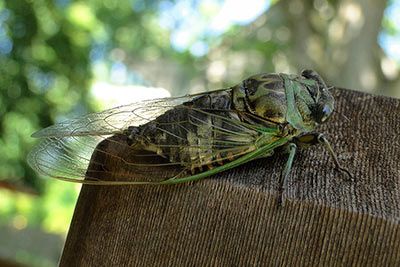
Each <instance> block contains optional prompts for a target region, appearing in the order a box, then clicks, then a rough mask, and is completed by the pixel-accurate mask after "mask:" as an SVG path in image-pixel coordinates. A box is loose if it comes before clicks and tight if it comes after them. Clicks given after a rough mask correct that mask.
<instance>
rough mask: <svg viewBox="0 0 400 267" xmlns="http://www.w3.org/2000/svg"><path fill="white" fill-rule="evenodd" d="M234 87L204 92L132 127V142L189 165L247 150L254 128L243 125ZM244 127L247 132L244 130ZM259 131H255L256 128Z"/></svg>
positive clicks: (222, 159) (205, 163) (211, 162)
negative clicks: (146, 121)
mask: <svg viewBox="0 0 400 267" xmlns="http://www.w3.org/2000/svg"><path fill="white" fill-rule="evenodd" d="M236 122H241V119H240V117H239V115H238V113H237V112H236V110H235V108H234V107H233V102H232V90H230V89H227V90H220V91H217V92H212V93H209V94H203V95H201V96H199V97H196V98H194V99H193V100H192V101H190V102H185V103H183V104H182V105H178V106H176V107H174V108H173V109H171V110H169V111H167V112H166V113H164V114H163V115H161V116H159V117H157V118H156V119H155V120H153V121H150V122H148V123H146V124H144V125H141V126H139V127H131V128H130V129H129V135H130V138H131V139H132V146H137V147H138V149H144V150H147V151H152V152H154V153H156V154H157V155H159V156H161V157H164V158H167V159H168V160H169V161H171V162H178V163H181V165H183V166H186V167H187V168H188V169H192V170H193V169H195V168H200V167H201V166H208V167H209V168H212V167H213V166H215V165H222V164H224V163H225V162H226V161H231V160H233V159H235V158H236V157H237V156H238V155H241V154H244V153H246V152H248V151H247V150H248V149H249V148H248V146H246V147H243V148H241V147H240V145H238V144H240V143H242V144H252V143H254V140H253V138H254V137H252V134H253V133H252V132H249V130H248V129H245V128H240V125H238V124H237V123H236ZM241 131H245V132H241ZM254 133H256V132H254Z"/></svg>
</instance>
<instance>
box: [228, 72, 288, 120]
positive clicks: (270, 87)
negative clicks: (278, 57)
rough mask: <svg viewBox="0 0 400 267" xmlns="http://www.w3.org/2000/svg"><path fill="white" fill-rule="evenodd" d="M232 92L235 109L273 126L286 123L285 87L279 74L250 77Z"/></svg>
mask: <svg viewBox="0 0 400 267" xmlns="http://www.w3.org/2000/svg"><path fill="white" fill-rule="evenodd" d="M232 90H233V99H234V100H233V101H234V105H235V107H236V108H237V109H240V110H243V111H246V112H248V113H249V114H252V115H254V116H253V117H258V118H260V119H264V120H265V121H269V122H271V123H273V124H285V123H286V118H285V115H286V112H287V107H286V96H285V87H284V81H283V80H282V78H281V77H280V75H279V74H258V75H254V76H251V77H250V78H248V79H246V80H244V81H243V82H242V83H240V84H238V85H236V86H234V87H233V88H232Z"/></svg>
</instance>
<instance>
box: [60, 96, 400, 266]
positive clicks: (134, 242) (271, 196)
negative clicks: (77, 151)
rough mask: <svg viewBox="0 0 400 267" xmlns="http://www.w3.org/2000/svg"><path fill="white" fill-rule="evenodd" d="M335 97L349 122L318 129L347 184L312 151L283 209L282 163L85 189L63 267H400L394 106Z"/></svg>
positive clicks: (399, 165) (399, 159) (296, 171)
mask: <svg viewBox="0 0 400 267" xmlns="http://www.w3.org/2000/svg"><path fill="white" fill-rule="evenodd" d="M334 95H335V99H336V101H337V111H338V112H339V113H341V114H343V115H345V116H346V117H348V118H349V119H350V121H346V120H344V119H343V117H342V116H340V115H338V114H336V115H334V116H333V118H331V120H330V121H329V122H328V123H327V124H326V125H324V126H322V127H321V128H320V130H321V131H323V132H325V133H326V134H327V136H328V137H329V139H330V140H331V142H332V144H333V147H334V149H335V150H336V152H337V153H338V154H339V159H340V161H341V162H342V163H343V164H344V165H345V166H346V167H348V168H349V169H350V170H351V172H352V173H353V175H354V180H353V181H347V180H346V179H345V178H346V176H344V174H342V173H340V172H337V171H335V170H334V169H333V163H332V161H331V160H330V158H329V156H328V154H327V153H326V151H324V150H323V148H322V147H318V146H316V147H311V148H309V149H307V150H302V151H300V153H299V154H298V155H297V156H296V159H295V163H294V168H293V172H292V174H291V175H290V179H289V181H288V183H287V184H286V185H285V186H286V187H285V189H284V192H283V197H284V203H283V206H281V207H277V202H276V189H277V187H278V177H279V175H280V173H281V171H282V167H283V165H284V162H285V159H286V157H285V156H282V155H277V156H275V157H272V158H268V159H260V160H257V161H254V162H251V163H248V164H245V165H243V166H242V167H239V168H236V169H233V170H231V171H227V172H224V173H221V174H219V175H215V176H213V177H210V178H209V179H204V180H202V181H199V182H197V183H194V184H182V185H178V186H158V187H151V186H142V187H141V186H138V187H134V186H132V187H129V186H127V187H100V186H99V187H96V186H83V189H82V191H81V194H80V197H79V201H78V204H77V207H76V210H75V214H74V218H73V220H72V224H71V228H70V231H69V234H68V238H67V241H66V245H65V248H64V253H63V256H62V259H61V262H60V266H285V265H286V266H400V226H399V223H400V125H399V124H400V100H396V99H390V98H385V97H380V96H373V95H369V94H364V93H359V92H355V91H348V90H335V91H334ZM100 160H101V159H100ZM108 167H109V169H110V170H111V171H113V170H114V168H115V166H114V165H113V164H112V162H110V163H109V166H108Z"/></svg>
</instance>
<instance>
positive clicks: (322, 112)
mask: <svg viewBox="0 0 400 267" xmlns="http://www.w3.org/2000/svg"><path fill="white" fill-rule="evenodd" d="M301 76H303V77H304V78H306V80H307V81H309V83H307V82H306V83H303V84H304V85H303V86H304V87H305V89H307V91H308V93H309V94H310V96H311V98H312V101H309V103H307V106H308V108H309V109H310V111H311V114H310V115H311V117H312V119H313V120H314V121H315V122H316V123H323V122H325V121H326V120H327V119H328V118H329V117H330V116H331V115H332V113H333V108H334V99H333V96H332V94H331V92H330V91H329V88H328V86H327V85H326V84H325V82H324V80H323V79H322V78H321V76H320V75H319V74H318V73H317V72H316V71H313V70H303V71H302V72H301Z"/></svg>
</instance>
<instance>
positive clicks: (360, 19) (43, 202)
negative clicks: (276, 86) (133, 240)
mask: <svg viewBox="0 0 400 267" xmlns="http://www.w3.org/2000/svg"><path fill="white" fill-rule="evenodd" d="M399 31H400V3H399V2H398V1H394V0H392V1H390V0H389V1H385V0H379V1H375V0H343V1H335V0H314V1H300V0H275V1H273V0H246V1H234V0H228V1H222V0H220V1H219V0H206V1H196V0H192V1H184V0H176V1H172V0H171V1H167V0H165V1H154V0H153V1H139V0H121V1H114V0H86V1H73V0H53V1H51V0H6V1H4V0H0V123H1V124H0V155H1V157H0V265H1V264H2V263H4V262H8V263H14V264H19V265H21V266H56V265H57V261H58V258H59V256H60V253H61V250H62V246H63V243H64V240H65V236H66V232H67V230H68V227H69V223H70V220H71V217H72V213H73V208H74V205H75V203H76V199H77V196H78V194H79V190H80V187H79V186H76V185H72V184H68V183H64V182H59V181H54V180H50V179H44V178H43V177H38V176H37V175H36V174H35V173H34V172H33V171H32V170H31V169H30V168H29V166H28V165H27V163H26V155H27V153H28V151H29V150H30V149H31V148H32V146H33V145H34V144H35V143H36V142H37V141H36V140H34V139H33V138H31V137H30V135H31V134H32V133H33V132H34V131H36V130H38V129H40V128H43V127H46V126H49V125H50V124H53V123H54V122H59V121H62V120H65V119H66V118H71V117H76V116H79V115H81V114H84V113H87V112H91V111H99V110H101V109H104V108H109V107H112V106H116V105H120V104H124V103H129V102H133V101H136V100H141V99H148V98H155V97H165V96H170V95H174V96H175V95H183V94H187V93H195V92H200V91H206V90H212V89H219V88H224V87H228V86H231V85H234V84H236V83H238V82H239V81H240V80H242V79H243V78H246V76H249V75H251V74H255V73H259V72H292V73H298V72H299V71H300V70H301V69H304V68H312V69H315V70H317V71H318V72H319V73H320V74H321V75H322V76H323V77H324V78H326V80H327V81H329V84H332V85H336V86H338V87H345V88H350V89H353V90H361V91H365V92H369V93H374V94H383V95H388V96H392V97H400V78H399V62H400V34H399Z"/></svg>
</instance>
